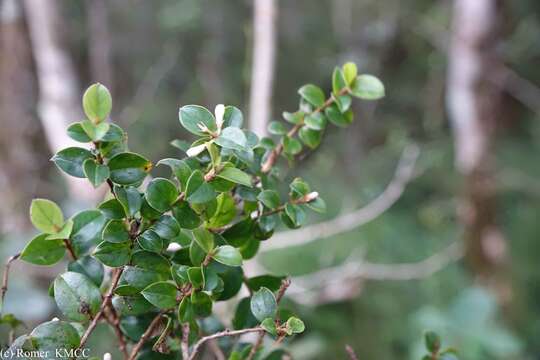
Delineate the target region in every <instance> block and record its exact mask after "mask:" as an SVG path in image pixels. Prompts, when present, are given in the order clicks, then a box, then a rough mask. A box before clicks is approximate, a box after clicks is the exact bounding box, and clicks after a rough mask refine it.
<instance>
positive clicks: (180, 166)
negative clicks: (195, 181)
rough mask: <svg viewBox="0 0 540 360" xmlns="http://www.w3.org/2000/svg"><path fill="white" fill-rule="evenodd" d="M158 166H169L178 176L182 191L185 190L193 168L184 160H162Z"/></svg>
mask: <svg viewBox="0 0 540 360" xmlns="http://www.w3.org/2000/svg"><path fill="white" fill-rule="evenodd" d="M157 165H167V166H169V167H170V168H171V170H172V172H173V174H174V176H176V178H177V179H178V181H179V182H180V185H181V187H182V189H184V190H185V187H186V184H187V181H188V179H189V177H190V176H191V173H192V172H193V171H192V170H191V167H190V166H189V165H188V164H187V163H186V162H185V161H184V160H178V159H172V158H168V159H163V160H160V161H159V162H158V163H157Z"/></svg>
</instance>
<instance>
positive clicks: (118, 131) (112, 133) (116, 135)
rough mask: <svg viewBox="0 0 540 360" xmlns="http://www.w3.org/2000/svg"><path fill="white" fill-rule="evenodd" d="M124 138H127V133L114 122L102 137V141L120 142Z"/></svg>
mask: <svg viewBox="0 0 540 360" xmlns="http://www.w3.org/2000/svg"><path fill="white" fill-rule="evenodd" d="M123 140H127V136H126V133H125V132H124V130H122V128H121V127H120V126H118V125H116V124H113V123H109V130H108V131H107V133H106V134H105V135H104V136H103V138H101V141H107V142H119V141H123Z"/></svg>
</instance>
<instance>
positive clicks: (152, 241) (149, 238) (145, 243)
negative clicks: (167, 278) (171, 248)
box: [137, 229, 164, 253]
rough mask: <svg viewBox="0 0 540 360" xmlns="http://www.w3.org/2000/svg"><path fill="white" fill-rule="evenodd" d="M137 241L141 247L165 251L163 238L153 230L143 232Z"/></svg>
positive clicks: (158, 251) (153, 250)
mask: <svg viewBox="0 0 540 360" xmlns="http://www.w3.org/2000/svg"><path fill="white" fill-rule="evenodd" d="M137 241H138V242H139V245H140V246H141V248H143V249H145V250H148V251H152V252H156V253H160V252H161V251H163V247H164V246H163V239H161V238H160V237H159V235H158V234H156V233H155V232H154V231H153V230H150V229H149V230H146V231H145V232H143V233H142V234H141V235H140V236H139V237H138V238H137Z"/></svg>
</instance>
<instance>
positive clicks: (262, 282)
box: [246, 275, 284, 291]
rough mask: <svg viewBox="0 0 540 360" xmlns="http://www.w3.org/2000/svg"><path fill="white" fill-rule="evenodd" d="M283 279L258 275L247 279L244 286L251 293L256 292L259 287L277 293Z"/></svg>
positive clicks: (281, 277)
mask: <svg viewBox="0 0 540 360" xmlns="http://www.w3.org/2000/svg"><path fill="white" fill-rule="evenodd" d="M283 279H284V277H283V276H272V275H259V276H254V277H252V278H249V279H247V281H246V285H247V286H248V287H249V288H250V289H251V291H257V290H259V289H260V288H261V287H265V288H268V289H269V290H271V291H278V289H279V288H280V287H281V282H282V281H283Z"/></svg>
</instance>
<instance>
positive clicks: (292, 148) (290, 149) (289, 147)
mask: <svg viewBox="0 0 540 360" xmlns="http://www.w3.org/2000/svg"><path fill="white" fill-rule="evenodd" d="M283 150H284V151H285V153H286V154H289V155H297V154H299V153H300V152H301V151H302V143H300V141H298V140H297V139H295V138H291V137H288V136H286V137H284V138H283Z"/></svg>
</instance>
